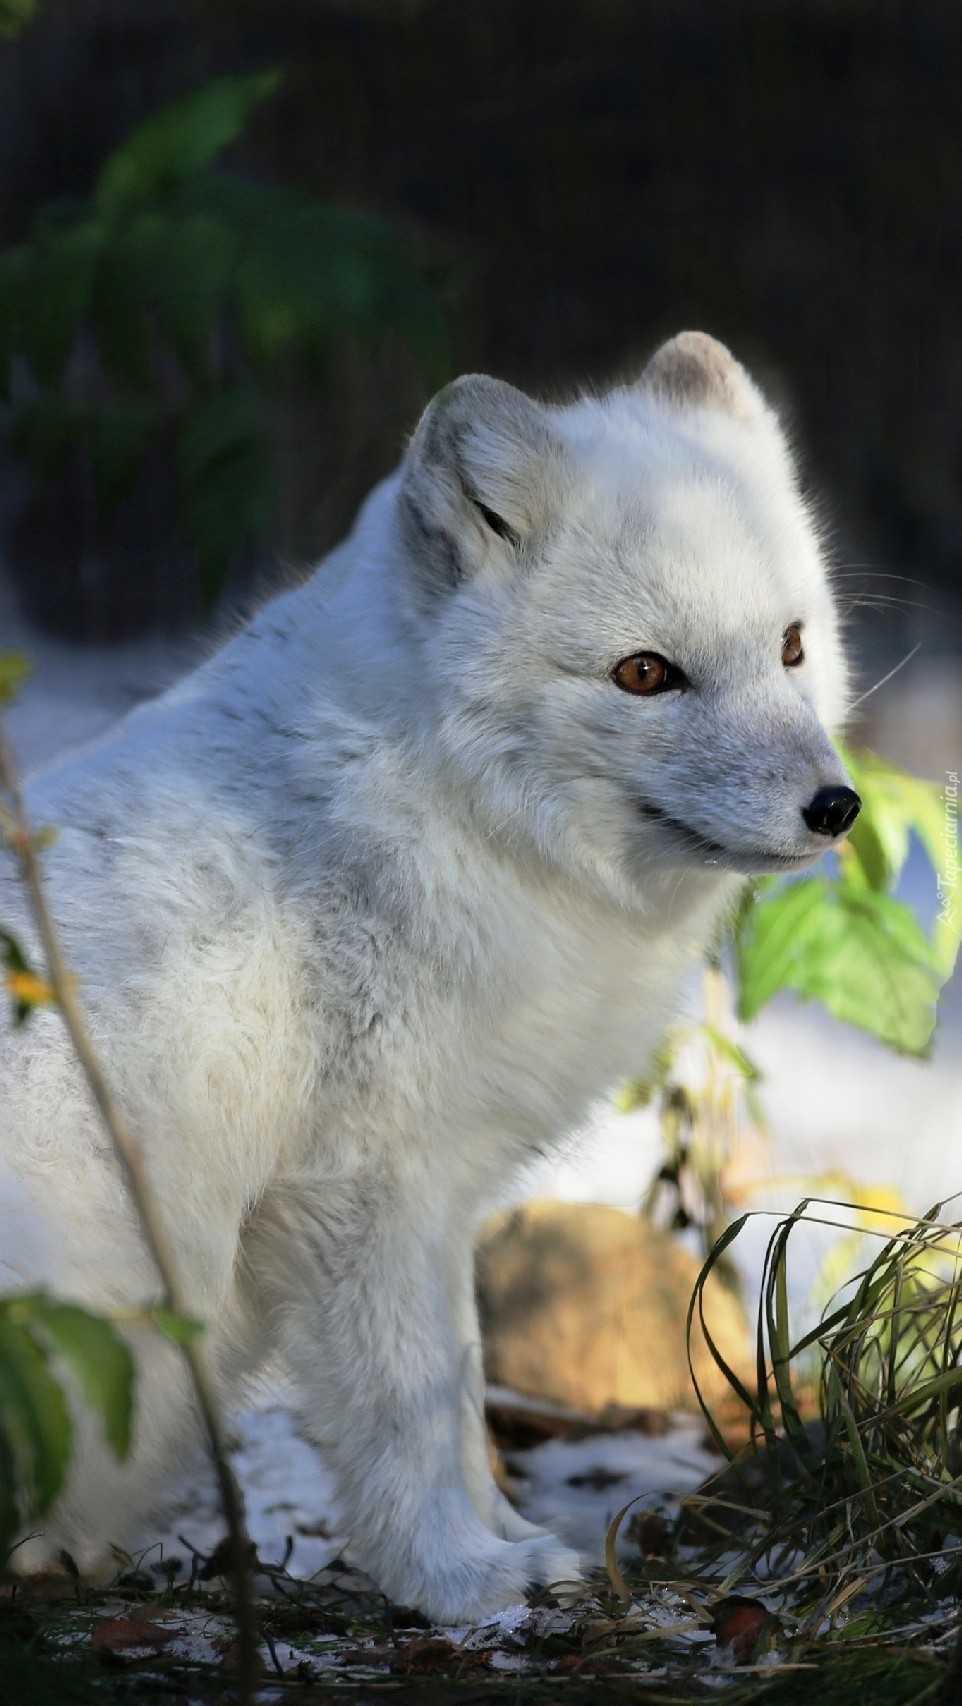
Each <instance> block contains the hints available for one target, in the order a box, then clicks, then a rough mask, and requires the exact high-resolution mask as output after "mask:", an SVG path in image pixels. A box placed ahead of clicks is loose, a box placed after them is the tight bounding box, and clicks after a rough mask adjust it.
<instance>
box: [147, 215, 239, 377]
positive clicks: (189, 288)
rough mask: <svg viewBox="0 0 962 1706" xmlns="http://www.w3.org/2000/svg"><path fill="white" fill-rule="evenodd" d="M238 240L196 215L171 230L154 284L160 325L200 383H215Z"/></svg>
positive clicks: (219, 221) (214, 220)
mask: <svg viewBox="0 0 962 1706" xmlns="http://www.w3.org/2000/svg"><path fill="white" fill-rule="evenodd" d="M236 251H237V239H236V236H235V234H234V233H233V232H232V231H231V230H230V229H229V227H228V225H227V224H226V222H225V221H224V220H222V219H217V218H214V217H212V216H211V215H209V214H205V213H196V214H191V215H189V216H188V217H187V218H184V219H179V220H177V221H174V222H173V223H172V224H171V225H170V227H169V228H168V231H167V234H166V239H165V242H164V245H163V251H162V255H161V256H160V257H159V259H160V262H161V264H160V265H158V267H157V269H156V271H155V274H154V279H153V295H154V303H155V307H156V314H157V325H158V329H159V330H160V332H161V333H162V334H163V336H164V337H165V338H166V339H167V340H168V341H169V343H170V344H171V346H172V347H173V349H174V350H175V351H176V353H177V355H178V356H179V357H180V359H181V361H182V362H183V364H184V366H185V368H186V369H187V372H188V373H189V374H190V375H191V377H192V378H193V379H194V380H195V382H196V383H197V384H199V385H201V386H203V385H204V384H205V383H206V382H207V380H208V379H209V377H210V368H211V353H212V347H213V343H214V336H215V332H216V329H217V323H218V320H219V319H220V318H221V317H222V316H224V315H225V313H226V310H227V307H228V290H229V285H230V281H231V278H232V276H233V270H234V262H235V257H236Z"/></svg>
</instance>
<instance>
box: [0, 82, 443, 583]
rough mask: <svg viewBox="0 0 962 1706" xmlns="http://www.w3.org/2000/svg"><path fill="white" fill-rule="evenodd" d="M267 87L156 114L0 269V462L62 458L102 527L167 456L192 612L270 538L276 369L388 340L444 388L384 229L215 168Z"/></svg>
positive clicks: (428, 318) (419, 311) (419, 304)
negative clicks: (194, 597)
mask: <svg viewBox="0 0 962 1706" xmlns="http://www.w3.org/2000/svg"><path fill="white" fill-rule="evenodd" d="M278 82H279V74H278V73H277V72H274V71H269V72H263V73H260V74H257V75H255V76H247V77H222V78H219V79H217V80H216V81H214V82H212V83H208V84H206V85H204V86H203V87H202V88H200V89H197V90H194V91H193V92H192V93H190V94H189V95H186V96H185V97H183V98H182V99H180V100H178V101H174V102H172V103H171V104H170V105H169V106H167V107H165V108H164V109H163V110H162V111H161V112H159V113H156V114H155V115H154V116H153V117H152V118H150V119H148V120H147V122H146V123H145V124H142V125H141V126H140V127H139V128H138V129H137V130H135V131H134V132H133V134H132V135H131V136H129V137H128V138H127V139H126V140H125V141H124V142H123V143H122V144H121V145H120V147H119V148H117V149H116V150H115V152H114V153H113V154H112V155H111V156H110V158H109V159H108V160H107V161H106V162H105V164H104V166H103V168H102V170H101V172H100V176H99V178H98V180H97V183H96V185H95V187H94V191H93V194H92V196H91V197H90V198H89V199H88V200H86V201H83V202H80V203H73V204H69V205H57V206H51V207H47V208H45V209H43V210H42V211H41V213H40V214H39V216H38V218H37V220H36V222H35V225H34V230H33V233H32V236H31V238H30V240H29V241H28V242H26V243H24V244H21V245H20V246H18V247H16V248H13V249H8V250H7V251H6V252H5V253H4V254H2V255H0V396H5V397H6V398H7V399H8V401H9V402H10V403H11V404H12V406H13V407H12V417H11V425H10V435H11V443H12V445H13V448H14V449H15V450H16V451H17V452H18V453H19V454H20V455H22V456H23V457H24V458H25V459H26V460H27V461H28V462H29V463H30V464H31V466H32V467H33V468H35V469H36V470H37V472H38V474H39V475H40V477H41V478H42V479H47V478H49V477H50V476H51V475H52V474H54V473H55V472H56V470H57V469H58V468H59V467H60V466H61V465H62V464H63V462H64V461H65V459H66V458H67V457H68V456H69V455H70V454H71V453H74V452H79V453H80V454H81V455H82V456H83V457H84V458H85V460H86V461H87V463H88V464H89V466H90V468H91V470H92V473H93V478H94V485H95V490H96V494H97V500H98V504H99V508H100V513H101V517H102V518H108V517H109V516H110V514H111V513H112V512H113V510H114V509H115V508H116V506H117V505H118V504H119V503H121V502H122V501H123V499H124V498H125V497H126V496H127V494H128V493H129V492H130V490H131V488H132V486H133V484H134V482H135V480H136V478H137V475H138V473H139V472H140V469H141V468H142V466H143V463H144V460H145V458H146V456H147V455H148V453H149V452H150V451H151V450H152V449H153V447H154V446H157V445H165V446H167V447H169V448H170V449H171V450H172V453H173V457H174V461H175V465H176V468H177V473H178V480H179V515H178V520H179V525H180V529H181V532H182V534H183V536H184V538H185V539H186V541H187V542H188V543H189V544H190V545H191V546H192V547H193V549H194V552H195V554H196V560H197V562H198V565H199V569H200V575H201V581H202V587H203V590H204V593H205V598H206V601H207V603H210V602H211V601H212V599H213V597H214V595H215V593H216V591H217V589H218V587H219V585H220V583H221V581H222V579H223V576H224V573H225V570H226V568H227V565H228V563H229V561H230V559H231V557H232V556H233V554H234V553H235V552H236V551H237V550H238V549H239V548H240V547H242V546H244V545H246V544H247V543H249V542H252V541H263V540H265V539H267V538H268V536H269V533H270V529H271V525H272V520H273V514H274V507H275V490H276V471H275V468H274V432H273V408H274V405H275V403H276V401H277V400H278V398H280V397H282V396H283V393H284V389H285V386H286V385H287V384H288V383H289V382H290V378H291V375H292V374H293V372H294V371H295V370H300V371H308V372H311V373H313V374H315V375H321V374H323V370H324V366H325V363H326V361H327V358H328V356H329V354H330V352H331V350H332V349H333V347H334V345H335V343H336V342H337V340H338V339H340V338H343V337H344V336H345V335H346V334H350V335H351V336H354V337H356V338H358V339H360V340H361V341H362V342H363V343H365V344H368V345H373V344H376V343H377V342H378V341H380V340H381V339H383V338H384V337H385V336H386V335H388V334H394V335H396V336H399V337H400V338H402V339H403V340H404V341H405V342H406V343H407V344H408V346H409V347H410V348H411V349H412V350H413V351H414V352H415V354H416V355H417V356H418V357H419V359H420V360H421V362H422V364H423V366H424V368H425V370H426V372H427V374H428V376H429V378H430V380H431V382H432V383H440V382H441V381H442V380H443V379H444V378H446V377H447V354H446V348H445V339H444V333H443V327H442V322H441V317H440V313H439V311H438V307H437V303H436V300H435V296H434V294H433V292H432V290H431V289H430V288H429V286H428V284H427V283H426V281H425V278H424V276H423V272H422V270H421V268H420V266H419V264H418V262H417V259H416V257H415V256H414V254H413V252H412V250H411V248H410V246H409V245H408V244H407V243H406V242H405V241H404V240H403V239H402V238H401V237H400V236H399V235H398V234H397V233H396V232H395V231H394V230H392V229H391V227H389V226H388V225H386V224H383V223H381V222H380V221H378V220H375V219H370V218H367V217H364V216H362V215H359V214H356V213H350V212H347V211H344V210H342V209H337V208H332V207H329V206H327V205H326V204H324V203H321V202H319V201H317V200H316V199H315V198H314V197H312V196H310V195H307V194H305V193H303V192H301V191H298V190H292V189H282V188H279V187H276V186H270V185H265V184H259V183H248V182H245V181H243V180H241V179H239V178H236V177H232V176H231V175H229V174H228V173H227V172H224V171H223V170H221V169H219V167H218V164H217V162H218V159H219V156H220V154H221V153H222V152H223V150H224V149H225V148H226V147H227V146H228V145H229V144H231V143H232V142H234V141H236V140H237V138H238V137H239V136H241V135H242V133H243V132H244V130H245V128H246V127H247V125H248V123H249V122H250V120H251V118H252V116H253V114H254V113H255V111H256V109H257V108H258V106H260V104H261V103H262V102H263V101H264V100H265V99H267V98H268V97H269V96H270V95H271V94H272V93H273V92H274V91H275V90H276V88H277V86H278ZM78 352H81V353H82V357H83V359H82V360H79V361H78V359H77V357H78Z"/></svg>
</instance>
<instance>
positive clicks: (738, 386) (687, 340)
mask: <svg viewBox="0 0 962 1706" xmlns="http://www.w3.org/2000/svg"><path fill="white" fill-rule="evenodd" d="M638 387H639V389H640V390H642V391H647V392H654V394H655V395H656V396H657V397H661V398H663V399H664V400H665V402H667V403H673V404H675V405H676V406H677V407H679V408H685V407H689V408H714V409H724V410H725V411H726V413H728V414H730V415H734V416H735V418H736V419H737V420H741V421H745V422H746V424H749V423H753V422H756V421H761V420H763V419H764V418H766V417H767V416H768V415H769V413H770V411H769V408H768V405H767V403H766V402H765V399H764V398H763V396H762V394H761V392H760V391H759V390H758V388H757V387H756V386H755V385H754V384H753V383H752V381H751V380H750V379H749V377H748V374H747V373H746V372H745V369H744V368H743V367H742V365H741V363H740V362H738V361H736V360H735V357H734V356H733V355H732V353H731V351H730V350H728V349H726V348H725V345H724V344H720V343H719V342H718V339H717V338H710V337H709V336H708V333H707V332H679V333H678V336H677V337H675V338H669V340H668V342H667V343H666V344H662V346H661V348H660V349H657V350H656V351H655V353H654V355H653V356H652V358H651V360H650V361H649V363H648V366H647V367H646V368H645V370H644V372H643V373H642V375H641V378H640V379H639V381H638Z"/></svg>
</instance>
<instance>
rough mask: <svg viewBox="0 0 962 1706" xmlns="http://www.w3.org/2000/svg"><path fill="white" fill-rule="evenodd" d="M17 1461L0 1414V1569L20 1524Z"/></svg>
mask: <svg viewBox="0 0 962 1706" xmlns="http://www.w3.org/2000/svg"><path fill="white" fill-rule="evenodd" d="M16 1486H17V1461H16V1458H15V1456H14V1451H13V1445H12V1444H11V1442H10V1440H9V1439H8V1437H7V1433H6V1429H5V1428H4V1425H3V1415H2V1412H0V1569H2V1568H3V1565H4V1563H5V1562H6V1557H7V1553H8V1551H9V1550H10V1543H11V1541H12V1540H13V1539H14V1537H15V1535H16V1532H17V1528H18V1526H19V1523H20V1512H19V1510H18V1509H17V1499H16Z"/></svg>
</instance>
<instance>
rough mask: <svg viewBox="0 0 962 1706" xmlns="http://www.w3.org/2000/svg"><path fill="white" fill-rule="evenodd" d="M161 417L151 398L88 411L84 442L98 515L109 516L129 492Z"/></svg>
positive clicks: (153, 438)
mask: <svg viewBox="0 0 962 1706" xmlns="http://www.w3.org/2000/svg"><path fill="white" fill-rule="evenodd" d="M164 420H165V414H164V409H163V406H162V405H161V404H160V403H155V402H143V403H109V404H107V403H105V404H104V405H103V406H102V407H101V408H99V409H97V410H95V411H93V412H92V414H91V417H90V428H89V435H88V442H89V445H90V457H91V461H92V463H93V471H94V480H95V482H96V487H97V507H98V509H99V512H100V515H101V517H105V518H109V517H110V516H111V515H112V514H113V513H114V511H115V510H116V509H117V508H118V506H119V505H120V504H122V503H123V501H124V499H125V498H126V497H127V495H128V494H129V492H130V490H131V487H132V486H133V484H134V482H135V480H136V478H137V475H138V474H139V473H140V470H141V468H142V467H143V463H144V458H145V457H146V455H147V452H148V450H149V449H150V447H151V445H152V443H154V441H155V440H156V439H157V437H158V435H159V433H160V431H161V429H162V427H163V424H164Z"/></svg>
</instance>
